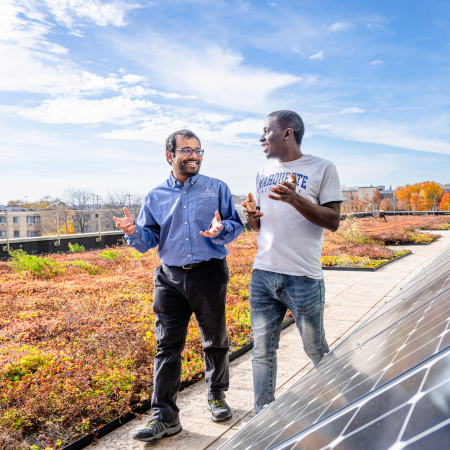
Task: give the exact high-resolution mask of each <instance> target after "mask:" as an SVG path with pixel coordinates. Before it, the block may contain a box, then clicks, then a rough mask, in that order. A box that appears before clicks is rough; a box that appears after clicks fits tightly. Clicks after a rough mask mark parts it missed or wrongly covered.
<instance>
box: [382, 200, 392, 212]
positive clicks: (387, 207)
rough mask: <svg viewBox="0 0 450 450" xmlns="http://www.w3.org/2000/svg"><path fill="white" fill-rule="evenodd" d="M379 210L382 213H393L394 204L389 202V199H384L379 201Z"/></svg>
mask: <svg viewBox="0 0 450 450" xmlns="http://www.w3.org/2000/svg"><path fill="white" fill-rule="evenodd" d="M380 209H382V210H383V211H393V210H394V203H393V202H391V200H389V198H385V199H383V200H381V203H380Z"/></svg>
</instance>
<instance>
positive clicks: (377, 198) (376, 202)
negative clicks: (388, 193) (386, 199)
mask: <svg viewBox="0 0 450 450" xmlns="http://www.w3.org/2000/svg"><path fill="white" fill-rule="evenodd" d="M381 201H382V197H381V194H380V191H379V190H378V189H375V192H374V193H373V203H374V205H376V206H375V208H378V205H379V204H380V203H381Z"/></svg>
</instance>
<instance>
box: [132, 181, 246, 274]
mask: <svg viewBox="0 0 450 450" xmlns="http://www.w3.org/2000/svg"><path fill="white" fill-rule="evenodd" d="M216 211H219V213H220V215H221V217H222V225H223V228H222V230H221V231H220V233H219V234H217V235H216V236H214V237H212V238H209V237H204V236H202V235H201V234H200V231H206V230H208V229H209V227H210V225H211V222H212V220H213V219H214V217H215V212H216ZM243 230H244V225H243V224H242V220H241V218H240V217H239V215H238V213H237V212H236V208H235V207H234V203H233V196H232V195H231V192H230V189H229V188H228V186H227V185H226V184H225V183H224V182H222V181H220V180H217V179H215V178H209V177H205V176H204V175H200V174H197V175H195V176H194V177H191V178H188V179H187V180H186V182H185V183H184V186H183V185H182V184H181V183H180V182H179V181H178V180H177V179H176V178H174V176H173V174H172V173H171V174H170V178H169V179H168V180H167V181H165V182H164V183H163V184H161V185H160V186H158V187H157V188H155V189H153V190H152V191H150V193H149V194H148V195H147V197H146V198H145V200H144V203H143V205H142V208H141V211H140V213H139V217H138V218H137V220H136V231H135V232H134V234H132V235H129V236H128V235H125V239H126V241H127V242H128V244H129V245H131V246H132V247H134V248H135V249H136V250H138V251H139V252H141V253H144V252H146V251H147V250H149V249H150V248H153V247H156V246H158V255H159V258H160V259H161V261H162V262H163V263H164V264H167V265H169V266H184V265H186V264H191V263H198V262H201V261H209V260H210V259H212V258H218V259H222V258H225V256H227V255H228V253H230V252H229V250H227V249H226V248H225V245H226V244H229V243H230V242H232V241H234V240H235V239H236V238H237V237H238V236H239V235H240V234H241V233H242V231H243Z"/></svg>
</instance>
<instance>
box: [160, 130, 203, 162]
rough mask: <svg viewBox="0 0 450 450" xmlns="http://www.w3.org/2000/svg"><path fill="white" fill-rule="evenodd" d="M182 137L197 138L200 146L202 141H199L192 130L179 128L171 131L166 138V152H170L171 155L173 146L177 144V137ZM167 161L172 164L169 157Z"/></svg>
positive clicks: (173, 152) (173, 149)
mask: <svg viewBox="0 0 450 450" xmlns="http://www.w3.org/2000/svg"><path fill="white" fill-rule="evenodd" d="M178 136H180V137H183V138H187V139H191V138H195V139H197V141H198V143H199V144H200V147H201V146H202V143H201V142H200V139H199V138H198V136H197V135H196V134H195V133H194V132H192V131H191V130H179V131H175V132H174V133H172V134H171V135H170V136H169V137H168V138H167V139H166V152H170V153H172V155H174V154H175V147H176V145H177V137H178ZM166 159H167V162H168V163H169V164H170V165H172V163H171V162H170V161H169V159H168V158H167V156H166Z"/></svg>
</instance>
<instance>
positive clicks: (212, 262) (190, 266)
mask: <svg viewBox="0 0 450 450" xmlns="http://www.w3.org/2000/svg"><path fill="white" fill-rule="evenodd" d="M220 261H222V260H221V259H217V258H213V259H210V260H209V261H201V262H199V263H192V264H186V265H184V266H168V265H167V264H164V265H165V266H166V267H167V268H168V269H170V270H172V269H184V270H191V269H206V268H207V267H210V266H213V265H215V264H217V263H218V262H220Z"/></svg>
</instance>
